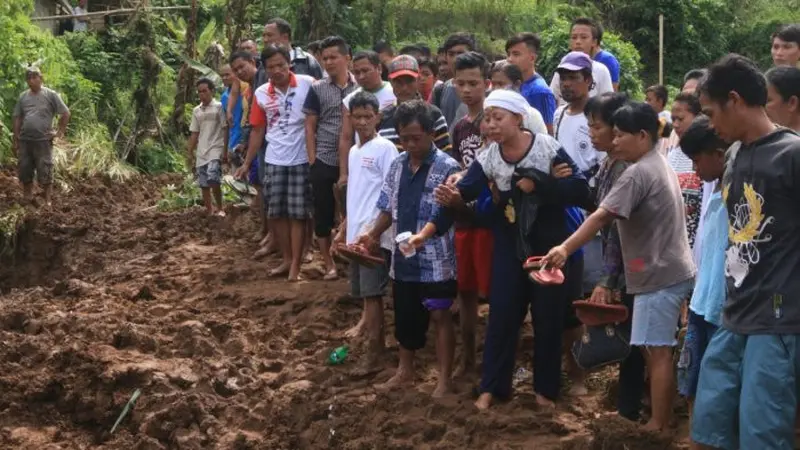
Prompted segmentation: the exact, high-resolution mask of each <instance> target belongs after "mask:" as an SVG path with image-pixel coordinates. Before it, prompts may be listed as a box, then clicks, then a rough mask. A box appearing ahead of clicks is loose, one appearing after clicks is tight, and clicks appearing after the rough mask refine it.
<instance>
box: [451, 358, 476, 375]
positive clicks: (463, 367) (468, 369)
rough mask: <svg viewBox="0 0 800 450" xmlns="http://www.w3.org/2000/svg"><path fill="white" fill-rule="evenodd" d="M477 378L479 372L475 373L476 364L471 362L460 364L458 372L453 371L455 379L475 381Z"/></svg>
mask: <svg viewBox="0 0 800 450" xmlns="http://www.w3.org/2000/svg"><path fill="white" fill-rule="evenodd" d="M476 376H477V372H476V371H475V362H474V361H469V362H464V363H460V364H459V365H458V367H456V370H454V371H453V379H455V380H459V379H462V378H464V379H469V380H471V379H474V378H475V377H476Z"/></svg>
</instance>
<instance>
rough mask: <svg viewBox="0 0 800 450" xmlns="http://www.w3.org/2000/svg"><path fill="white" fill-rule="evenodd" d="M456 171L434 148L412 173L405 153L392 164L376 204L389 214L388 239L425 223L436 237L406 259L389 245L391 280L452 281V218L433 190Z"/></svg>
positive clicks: (459, 167)
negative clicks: (435, 196)
mask: <svg viewBox="0 0 800 450" xmlns="http://www.w3.org/2000/svg"><path fill="white" fill-rule="evenodd" d="M460 170H461V166H460V165H459V164H458V162H456V160H455V159H453V158H452V157H450V156H449V155H447V154H445V153H444V152H442V151H440V150H438V149H436V147H435V146H432V147H431V152H430V153H429V154H428V157H427V158H426V160H425V161H424V162H423V163H422V165H421V166H420V167H419V168H418V169H417V171H416V172H412V170H411V168H410V165H409V156H408V153H405V152H404V153H402V154H400V156H398V157H397V158H396V159H395V160H394V161H392V165H391V166H390V168H389V172H388V174H387V175H386V179H385V180H384V183H383V188H382V189H381V193H380V196H379V197H378V204H377V207H378V209H379V210H380V211H382V212H385V213H389V214H391V215H392V230H391V236H396V235H397V233H398V232H400V233H402V232H406V231H410V232H412V233H417V232H418V231H420V230H422V228H423V227H424V226H425V224H427V223H428V222H432V223H434V224H436V230H437V233H436V236H434V237H432V238H430V239H428V240H427V241H425V244H423V246H422V247H421V248H420V249H418V250H417V253H416V255H414V256H412V257H410V258H406V257H405V256H403V254H402V253H400V252H399V251H398V248H397V245H394V246H393V247H394V248H393V250H392V266H391V269H390V272H389V276H391V277H392V279H394V280H399V281H409V282H422V283H434V282H440V281H449V280H455V279H456V254H455V244H454V242H453V239H454V236H455V231H454V229H453V227H452V224H453V218H452V215H451V214H450V213H449V211H448V210H447V209H446V208H442V207H441V206H439V203H437V202H436V199H435V198H434V196H433V190H434V189H435V188H436V187H437V186H439V185H440V184H442V183H444V182H445V181H446V180H447V177H449V176H450V175H452V174H454V173H456V172H458V171H460Z"/></svg>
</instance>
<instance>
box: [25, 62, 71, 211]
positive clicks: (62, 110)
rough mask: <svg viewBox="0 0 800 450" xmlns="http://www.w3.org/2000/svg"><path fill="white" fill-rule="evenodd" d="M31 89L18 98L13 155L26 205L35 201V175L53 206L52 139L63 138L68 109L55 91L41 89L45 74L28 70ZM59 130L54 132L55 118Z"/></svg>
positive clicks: (30, 68)
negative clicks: (51, 198) (17, 163)
mask: <svg viewBox="0 0 800 450" xmlns="http://www.w3.org/2000/svg"><path fill="white" fill-rule="evenodd" d="M25 80H26V81H27V82H28V88H29V89H28V90H27V91H25V92H23V93H22V95H21V96H20V97H19V101H18V102H17V105H16V107H15V108H14V114H13V115H14V146H13V148H14V155H16V156H17V159H19V171H18V172H19V181H20V182H21V183H22V189H23V195H24V199H25V202H30V201H32V200H33V175H34V172H36V178H37V181H38V182H39V186H41V187H42V190H44V201H45V204H46V205H50V193H51V192H52V190H53V189H52V187H53V139H60V138H62V137H64V133H66V131H67V123H69V108H67V105H65V104H64V102H63V101H62V100H61V97H60V96H59V95H58V93H56V91H54V90H52V89H49V88H47V87H44V86H42V73H41V72H40V71H39V69H38V68H37V67H29V68H28V71H27V72H26V74H25ZM56 115H59V116H61V118H60V119H59V120H58V131H55V130H53V117H55V116H56Z"/></svg>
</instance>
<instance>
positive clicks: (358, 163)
mask: <svg viewBox="0 0 800 450" xmlns="http://www.w3.org/2000/svg"><path fill="white" fill-rule="evenodd" d="M399 154H400V153H398V152H397V147H396V146H395V145H394V144H393V143H392V141H390V140H388V139H386V138H382V137H380V136H375V137H374V138H372V139H371V140H370V141H369V142H367V143H366V144H364V145H363V146H359V145H354V146H353V147H352V148H351V149H350V154H349V155H348V163H347V164H348V172H349V175H348V177H347V243H348V244H353V243H355V241H356V239H357V238H358V236H359V235H361V234H363V233H364V232H365V231H366V230H367V227H371V226H372V223H373V222H374V221H375V218H377V217H378V214H379V213H380V211H379V210H378V208H377V206H376V205H377V203H378V197H379V196H380V193H381V187H382V186H383V180H384V179H385V178H386V174H387V173H389V168H390V167H391V165H392V161H394V159H395V158H397V156H398V155H399ZM381 247H382V248H385V249H386V250H392V248H393V244H392V236H391V232H390V231H388V230H387V231H386V232H384V233H383V234H382V235H381Z"/></svg>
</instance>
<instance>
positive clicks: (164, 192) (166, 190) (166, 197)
mask: <svg viewBox="0 0 800 450" xmlns="http://www.w3.org/2000/svg"><path fill="white" fill-rule="evenodd" d="M201 202H202V194H201V193H200V187H199V186H198V185H197V180H195V179H194V177H193V176H192V175H186V176H185V177H184V178H183V181H182V182H181V184H180V185H174V184H169V185H167V186H165V187H163V188H162V189H161V200H159V201H158V204H157V206H158V209H159V210H161V211H175V210H179V209H185V208H191V207H192V206H195V205H198V204H200V203H201Z"/></svg>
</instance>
